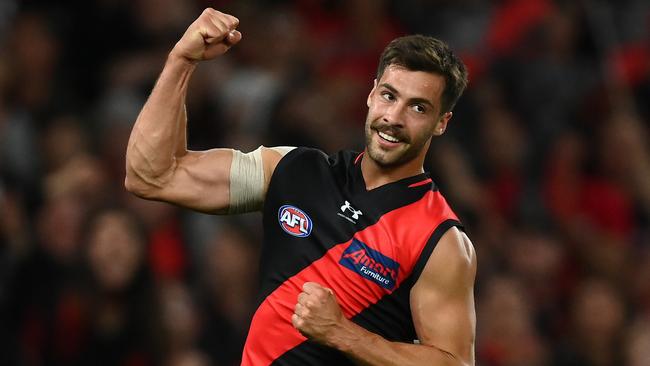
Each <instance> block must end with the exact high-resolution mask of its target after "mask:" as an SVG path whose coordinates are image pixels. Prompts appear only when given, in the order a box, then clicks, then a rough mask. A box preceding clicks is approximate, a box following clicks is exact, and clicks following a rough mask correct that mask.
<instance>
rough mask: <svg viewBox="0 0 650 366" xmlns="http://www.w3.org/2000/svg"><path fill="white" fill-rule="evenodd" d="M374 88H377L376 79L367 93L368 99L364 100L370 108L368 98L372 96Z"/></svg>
mask: <svg viewBox="0 0 650 366" xmlns="http://www.w3.org/2000/svg"><path fill="white" fill-rule="evenodd" d="M375 89H377V79H375V81H374V82H373V86H372V89H371V90H370V93H369V94H368V99H367V100H366V105H367V106H368V108H370V99H371V97H372V94H373V93H374V92H375Z"/></svg>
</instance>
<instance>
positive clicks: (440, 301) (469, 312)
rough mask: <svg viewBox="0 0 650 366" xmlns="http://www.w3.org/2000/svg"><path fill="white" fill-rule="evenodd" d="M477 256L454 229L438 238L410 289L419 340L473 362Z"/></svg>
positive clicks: (470, 245) (414, 321) (465, 237)
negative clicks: (418, 276)
mask: <svg viewBox="0 0 650 366" xmlns="http://www.w3.org/2000/svg"><path fill="white" fill-rule="evenodd" d="M475 276H476V255H475V252H474V248H473V246H472V244H471V242H470V241H469V239H468V238H467V236H466V235H465V234H464V233H462V232H461V231H459V230H458V229H457V228H455V227H454V228H451V229H449V230H448V231H447V232H446V233H445V234H444V235H443V236H442V238H441V239H440V241H439V242H438V244H437V245H436V248H435V249H434V250H433V253H432V254H431V257H430V258H429V260H428V261H427V264H426V266H425V268H424V270H423V271H422V274H421V275H420V278H419V279H418V281H417V283H416V284H415V286H414V287H413V289H412V290H411V312H412V314H413V323H414V325H415V330H416V332H417V334H418V338H419V340H420V343H421V344H423V345H426V346H431V347H435V348H437V349H439V350H440V351H442V352H444V353H446V354H447V355H448V356H449V357H451V358H455V359H458V360H459V361H461V362H462V363H463V364H468V365H473V364H474V339H475V333H476V313H475V309H474V278H475Z"/></svg>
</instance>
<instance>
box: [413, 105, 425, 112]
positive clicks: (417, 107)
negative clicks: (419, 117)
mask: <svg viewBox="0 0 650 366" xmlns="http://www.w3.org/2000/svg"><path fill="white" fill-rule="evenodd" d="M412 108H413V110H414V111H415V112H416V113H421V114H424V113H426V111H427V109H426V108H425V107H424V106H423V105H422V104H414V105H413V107H412Z"/></svg>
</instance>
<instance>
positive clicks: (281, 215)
mask: <svg viewBox="0 0 650 366" xmlns="http://www.w3.org/2000/svg"><path fill="white" fill-rule="evenodd" d="M278 221H279V223H280V226H281V227H282V230H284V231H285V232H286V233H287V234H290V235H293V236H296V237H299V238H304V237H306V236H309V234H311V228H312V223H311V218H309V216H307V214H306V213H305V212H304V211H303V210H301V209H299V208H298V207H294V206H291V205H284V206H282V207H280V209H279V210H278Z"/></svg>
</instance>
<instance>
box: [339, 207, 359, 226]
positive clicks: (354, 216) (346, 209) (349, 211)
mask: <svg viewBox="0 0 650 366" xmlns="http://www.w3.org/2000/svg"><path fill="white" fill-rule="evenodd" d="M346 214H347V215H346ZM350 214H351V216H352V217H350V216H348V215H350ZM337 215H339V216H340V217H342V218H344V219H346V220H348V221H350V222H351V223H353V224H356V223H357V222H356V221H355V220H358V219H359V216H361V215H363V212H361V210H357V209H355V208H354V207H352V204H350V201H345V202H344V203H343V205H342V206H341V212H338V213H337Z"/></svg>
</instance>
